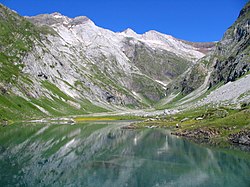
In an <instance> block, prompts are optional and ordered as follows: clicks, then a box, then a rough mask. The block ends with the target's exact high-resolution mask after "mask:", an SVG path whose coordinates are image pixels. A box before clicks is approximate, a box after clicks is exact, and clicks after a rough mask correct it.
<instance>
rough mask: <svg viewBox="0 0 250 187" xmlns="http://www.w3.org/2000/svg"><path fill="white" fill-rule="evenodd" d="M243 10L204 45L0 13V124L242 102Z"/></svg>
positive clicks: (80, 20)
mask: <svg viewBox="0 0 250 187" xmlns="http://www.w3.org/2000/svg"><path fill="white" fill-rule="evenodd" d="M249 4H250V3H247V4H246V6H245V7H244V8H243V9H242V11H241V12H240V15H239V17H238V19H237V20H236V22H235V23H234V24H233V25H232V26H231V27H230V28H229V29H228V30H227V31H226V33H225V34H224V36H223V38H222V40H221V41H219V42H207V43H194V42H189V41H184V40H181V39H177V38H174V37H173V36H170V35H166V34H162V33H159V32H157V31H154V30H151V31H148V32H146V33H144V34H137V33H136V32H134V31H133V30H132V29H126V30H125V31H123V32H112V31H110V30H108V29H104V28H101V27H98V26H97V25H95V23H94V22H93V21H91V20H90V19H89V18H88V17H86V16H80V17H76V18H69V17H66V16H64V15H61V14H60V13H53V14H42V15H37V16H33V17H22V16H20V15H18V14H17V13H16V12H14V11H12V10H10V9H8V8H7V7H5V6H3V5H0V33H1V35H0V62H1V64H0V66H1V68H0V93H1V95H0V101H1V102H0V107H1V109H0V118H1V119H22V118H38V117H42V116H44V117H45V116H65V115H79V114H86V113H96V112H104V111H118V110H128V109H131V108H132V109H145V108H151V107H156V109H165V108H173V107H174V108H180V109H187V108H192V107H199V106H203V105H214V104H216V105H220V104H237V103H238V102H241V103H242V102H247V101H248V100H249V98H250V94H249V90H250V84H249V83H250V80H249V79H250V76H248V72H249V69H250V65H249V64H250V63H249V62H250V61H249V60H250V59H249V23H250V22H249V7H250V6H249Z"/></svg>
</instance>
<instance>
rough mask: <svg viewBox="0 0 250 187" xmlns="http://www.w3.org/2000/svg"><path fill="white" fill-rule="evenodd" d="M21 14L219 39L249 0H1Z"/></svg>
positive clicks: (193, 38)
mask: <svg viewBox="0 0 250 187" xmlns="http://www.w3.org/2000/svg"><path fill="white" fill-rule="evenodd" d="M0 3H2V4H4V5H5V6H7V7H9V8H11V9H13V10H16V11H17V12H18V13H19V14H21V15H23V16H24V15H27V16H32V15H37V14H42V13H53V12H60V13H62V14H64V15H66V16H68V17H76V16H79V15H85V16H87V17H89V18H90V19H91V20H92V21H94V22H95V24H96V25H98V26H101V27H104V28H107V29H110V30H112V31H115V32H117V31H122V30H125V29H126V28H132V29H133V30H134V31H136V32H137V33H144V32H146V31H148V30H157V31H159V32H162V33H165V34H170V35H173V36H174V37H177V38H180V39H184V40H189V41H217V40H220V39H221V37H222V36H223V33H224V32H225V31H226V29H227V28H228V27H229V26H231V25H232V24H233V22H234V21H235V20H236V18H237V17H238V15H239V12H240V10H241V8H242V7H243V6H244V5H245V3H247V0H124V1H121V0H0Z"/></svg>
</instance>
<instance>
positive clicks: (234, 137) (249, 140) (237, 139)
mask: <svg viewBox="0 0 250 187" xmlns="http://www.w3.org/2000/svg"><path fill="white" fill-rule="evenodd" d="M228 139H229V141H230V142H231V143H236V144H241V145H247V146H250V130H242V131H240V132H238V133H235V134H230V135H229V138H228Z"/></svg>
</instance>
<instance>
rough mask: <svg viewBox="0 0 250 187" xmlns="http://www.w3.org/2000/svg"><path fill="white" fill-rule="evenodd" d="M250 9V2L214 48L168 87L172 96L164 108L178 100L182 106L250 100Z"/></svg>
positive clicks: (177, 103)
mask: <svg viewBox="0 0 250 187" xmlns="http://www.w3.org/2000/svg"><path fill="white" fill-rule="evenodd" d="M249 10H250V2H248V3H247V4H246V5H245V7H244V8H243V9H242V10H241V12H240V14H239V16H238V18H237V20H236V21H235V23H234V24H233V25H232V26H231V27H230V28H229V29H228V30H227V31H226V32H225V34H224V36H223V38H222V40H221V41H219V42H217V43H216V46H215V48H214V50H212V51H210V53H209V54H207V55H206V56H204V57H202V58H201V59H199V60H198V61H197V62H196V63H195V64H194V65H193V66H192V67H190V68H189V70H187V71H186V72H185V73H184V74H182V75H181V76H179V77H178V78H177V79H176V80H174V81H173V82H171V83H170V84H169V85H168V86H167V88H166V92H167V93H166V94H167V95H168V96H171V97H170V98H171V99H169V98H168V99H167V100H166V101H165V103H164V102H162V106H161V108H164V107H166V106H167V105H168V104H167V103H171V102H173V101H174V100H175V103H176V106H179V107H180V108H186V107H192V106H195V107H197V106H202V105H214V104H216V105H221V104H227V105H228V104H239V103H244V102H249V99H250V93H249V90H250V76H249V75H248V74H249V70H250V47H249V46H250V27H249V24H250V13H249ZM176 101H177V102H176Z"/></svg>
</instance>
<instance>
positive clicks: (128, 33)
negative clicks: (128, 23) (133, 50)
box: [121, 28, 139, 38]
mask: <svg viewBox="0 0 250 187" xmlns="http://www.w3.org/2000/svg"><path fill="white" fill-rule="evenodd" d="M121 33H122V34H125V35H127V36H129V37H134V38H137V37H138V36H139V34H137V33H136V32H135V31H134V30H132V29H131V28H127V29H126V30H124V31H122V32H121Z"/></svg>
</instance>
